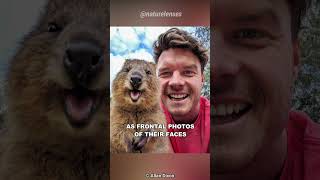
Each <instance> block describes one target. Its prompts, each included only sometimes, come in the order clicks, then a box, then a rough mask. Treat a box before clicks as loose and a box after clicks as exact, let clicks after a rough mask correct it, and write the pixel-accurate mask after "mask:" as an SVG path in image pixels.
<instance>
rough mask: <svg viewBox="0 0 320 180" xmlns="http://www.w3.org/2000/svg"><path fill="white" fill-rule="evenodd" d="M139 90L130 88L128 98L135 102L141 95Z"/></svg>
mask: <svg viewBox="0 0 320 180" xmlns="http://www.w3.org/2000/svg"><path fill="white" fill-rule="evenodd" d="M141 94H142V93H141V91H140V90H130V98H131V100H132V101H133V102H137V101H138V100H139V98H140V96H141Z"/></svg>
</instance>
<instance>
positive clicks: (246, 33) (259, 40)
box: [232, 29, 272, 49]
mask: <svg viewBox="0 0 320 180" xmlns="http://www.w3.org/2000/svg"><path fill="white" fill-rule="evenodd" d="M271 40H272V37H271V35H269V34H268V33H266V32H264V31H261V30H258V29H242V30H239V31H235V32H234V33H233V34H232V41H233V42H234V43H235V44H237V45H240V46H243V47H248V48H258V49H260V48H264V47H266V46H268V44H269V43H270V41H271Z"/></svg>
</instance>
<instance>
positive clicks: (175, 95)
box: [169, 94, 188, 99]
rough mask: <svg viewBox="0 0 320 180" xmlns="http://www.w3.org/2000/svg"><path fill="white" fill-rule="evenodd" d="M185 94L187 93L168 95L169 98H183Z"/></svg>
mask: <svg viewBox="0 0 320 180" xmlns="http://www.w3.org/2000/svg"><path fill="white" fill-rule="evenodd" d="M187 96H188V95H187V94H170V95H169V97H170V98H174V99H184V98H186V97H187Z"/></svg>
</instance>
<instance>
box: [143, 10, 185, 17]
mask: <svg viewBox="0 0 320 180" xmlns="http://www.w3.org/2000/svg"><path fill="white" fill-rule="evenodd" d="M180 17H182V12H173V11H141V12H140V18H141V19H144V18H180Z"/></svg>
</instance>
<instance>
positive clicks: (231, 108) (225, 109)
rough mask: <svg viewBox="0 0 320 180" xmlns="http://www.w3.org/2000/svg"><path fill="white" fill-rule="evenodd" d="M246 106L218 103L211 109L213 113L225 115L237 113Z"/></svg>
mask: <svg viewBox="0 0 320 180" xmlns="http://www.w3.org/2000/svg"><path fill="white" fill-rule="evenodd" d="M246 107H247V105H246V104H228V105H227V104H220V105H218V106H216V107H215V108H214V110H213V115H218V116H226V115H231V114H233V113H239V112H240V111H242V110H244V109H245V108H246Z"/></svg>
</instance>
